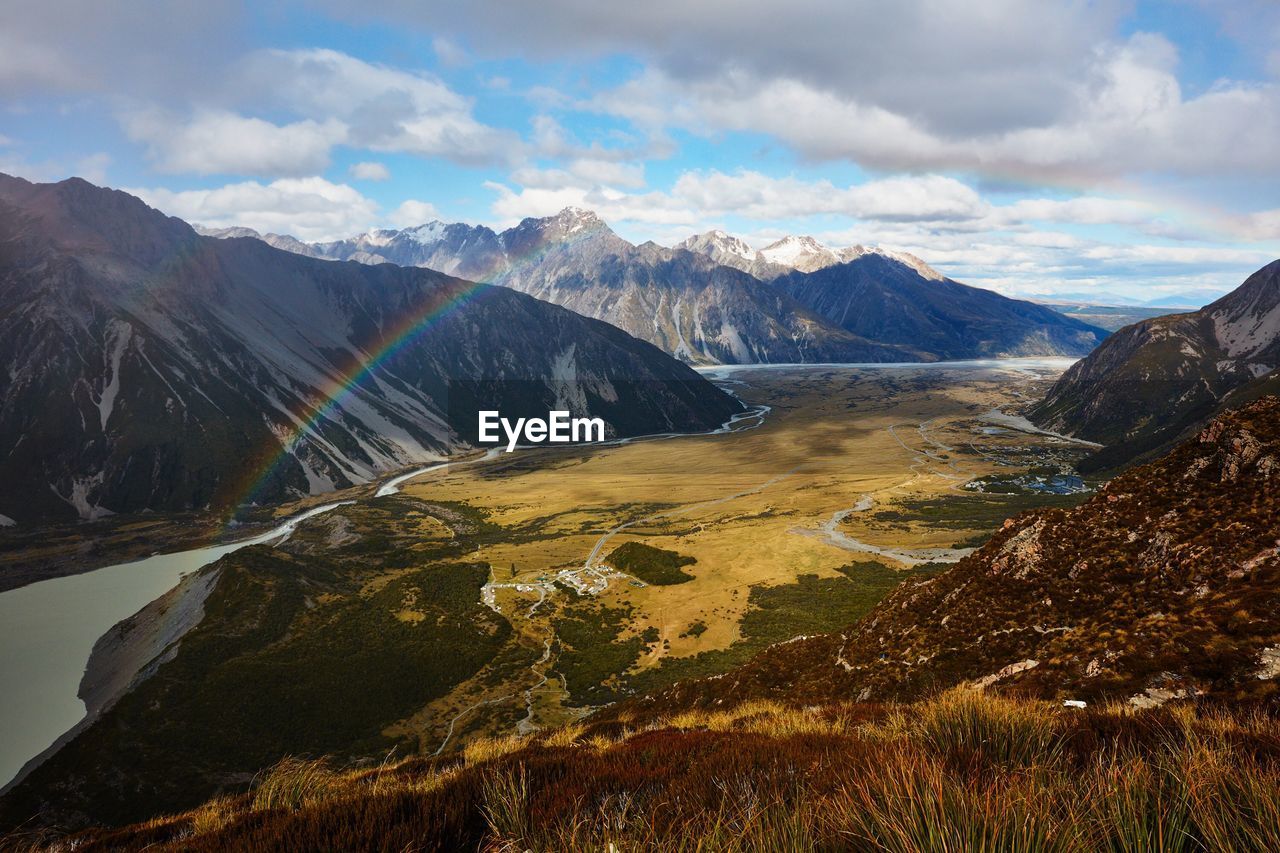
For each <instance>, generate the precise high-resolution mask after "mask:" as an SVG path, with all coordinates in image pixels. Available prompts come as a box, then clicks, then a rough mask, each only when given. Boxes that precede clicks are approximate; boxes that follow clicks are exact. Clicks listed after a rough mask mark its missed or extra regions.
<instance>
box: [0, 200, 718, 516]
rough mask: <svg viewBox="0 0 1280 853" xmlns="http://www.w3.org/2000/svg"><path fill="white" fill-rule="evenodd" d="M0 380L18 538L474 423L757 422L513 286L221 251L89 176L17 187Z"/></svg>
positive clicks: (224, 495)
mask: <svg viewBox="0 0 1280 853" xmlns="http://www.w3.org/2000/svg"><path fill="white" fill-rule="evenodd" d="M0 364H2V365H3V370H0V445H3V446H4V447H6V448H9V452H7V453H6V454H5V456H4V457H3V459H0V514H2V515H3V516H4V519H3V520H5V521H17V522H19V523H23V524H25V523H28V522H37V521H42V520H56V519H68V520H73V519H76V518H81V519H92V518H98V517H101V516H103V515H107V514H110V513H119V512H132V511H139V510H144V509H147V510H180V509H202V508H205V507H210V506H212V507H223V506H228V505H235V504H239V503H241V502H242V501H245V500H252V501H256V502H265V501H276V500H280V499H284V498H288V497H290V496H296V495H300V494H309V493H310V494H314V493H319V492H324V491H328V490H330V489H334V488H338V487H343V486H348V485H352V484H357V483H363V482H368V481H369V480H371V479H373V478H376V477H378V476H380V475H381V474H383V473H385V472H387V471H390V470H393V469H396V468H400V467H403V466H406V465H409V464H413V463H418V462H421V461H423V460H426V459H432V458H439V454H440V453H442V452H444V451H447V450H449V449H450V447H451V445H452V444H454V443H455V439H456V438H457V435H458V429H455V428H466V427H467V426H468V421H467V420H466V418H465V417H463V418H461V419H459V418H458V417H456V416H457V415H459V414H460V413H462V414H465V412H466V411H467V410H468V408H467V407H468V405H471V406H472V408H471V409H470V411H471V412H472V414H471V415H470V417H471V418H474V417H475V415H474V410H475V408H476V407H479V408H498V409H505V410H508V411H509V412H510V414H512V415H529V414H533V413H539V412H540V413H541V414H542V415H543V416H544V417H545V413H546V412H547V411H548V409H550V408H556V407H566V408H571V409H573V410H574V411H575V412H576V413H584V412H589V413H591V414H593V415H599V416H601V417H603V418H604V419H605V420H606V421H607V422H608V424H609V429H610V431H611V432H612V433H613V434H615V435H637V434H642V433H656V432H667V431H672V430H679V431H700V430H706V429H709V428H713V427H716V426H718V425H720V424H721V423H722V422H724V421H725V420H726V419H727V418H728V417H730V416H731V415H732V414H734V413H735V412H737V411H739V410H740V408H741V404H739V403H738V402H736V401H735V400H734V399H732V398H731V397H729V396H728V395H726V394H724V393H722V392H721V391H719V390H717V389H716V388H714V387H713V386H712V385H710V384H709V383H708V382H706V381H705V380H703V379H702V378H701V377H700V376H698V375H697V374H696V373H694V372H693V371H692V370H690V369H689V368H688V367H686V366H684V365H682V364H679V363H677V362H676V361H674V360H673V359H671V358H670V357H668V356H667V355H665V354H663V353H662V352H660V351H659V350H658V349H656V348H654V347H652V346H650V345H648V344H645V343H642V342H639V341H636V340H635V339H633V338H631V337H630V336H628V335H626V334H625V333H623V332H621V331H619V330H618V329H616V328H614V327H612V326H610V325H608V324H605V323H600V322H596V321H593V320H589V319H586V318H583V317H580V316H578V315H576V314H574V313H572V312H570V311H566V310H564V309H561V308H557V307H555V306H552V305H548V304H546V303H544V302H541V301H538V300H536V299H531V298H529V297H527V296H524V295H522V294H518V293H514V292H512V291H510V290H507V289H505V288H494V287H486V286H482V285H475V284H473V283H471V282H467V281H464V280H461V279H457V278H452V277H450V276H447V275H444V274H442V273H438V272H434V271H431V270H425V269H415V268H403V267H396V266H392V265H387V264H384V265H380V266H370V265H364V264H339V263H332V262H328V261H320V260H315V259H311V258H306V257H303V256H300V255H298V254H294V253H292V252H288V251H281V250H279V249H275V248H272V247H271V246H268V245H266V244H265V243H264V242H262V241H260V240H256V239H243V238H230V239H213V238H210V237H202V236H200V235H198V234H197V233H196V232H195V231H194V230H192V228H191V227H190V226H188V225H187V224H186V223H184V222H182V221H180V220H178V219H174V218H171V217H167V216H164V215H163V214H161V213H159V212H158V211H155V210H153V209H151V208H149V207H147V206H146V205H145V204H143V203H142V202H141V201H139V200H138V199H136V198H134V197H133V196H130V195H128V194H126V193H122V192H117V191H113V190H107V189H102V188H99V187H95V186H93V185H91V184H88V183H86V182H85V181H82V180H79V179H71V180H68V181H63V182H61V183H57V184H32V183H28V182H27V181H24V180H21V179H18V178H12V177H7V176H4V177H0ZM481 403H483V404H485V405H479V404H481ZM504 414H506V412H504ZM471 425H472V426H473V424H471Z"/></svg>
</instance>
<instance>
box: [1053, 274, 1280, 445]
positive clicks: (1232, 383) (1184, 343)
mask: <svg viewBox="0 0 1280 853" xmlns="http://www.w3.org/2000/svg"><path fill="white" fill-rule="evenodd" d="M1277 365H1280V261H1276V262H1274V263H1271V264H1268V265H1267V266H1266V267H1263V268H1262V269H1261V270H1259V271H1258V272H1256V273H1254V274H1253V275H1251V276H1250V277H1249V278H1248V280H1246V281H1245V282H1244V284H1242V285H1241V286H1240V287H1239V288H1237V289H1236V290H1235V291H1233V292H1231V293H1229V294H1227V295H1226V296H1224V297H1222V298H1221V299H1219V300H1218V301H1217V302H1213V303H1211V304H1209V305H1206V306H1205V307H1204V308H1201V309H1200V310H1199V311H1195V312H1192V313H1189V314H1176V315H1171V316H1167V317H1156V318H1153V319H1150V320H1144V321H1142V322H1140V323H1135V324H1133V325H1132V326H1128V327H1126V328H1124V329H1121V330H1120V331H1119V332H1116V333H1115V334H1114V335H1112V336H1111V337H1110V338H1109V339H1108V340H1106V341H1105V342H1104V343H1103V344H1102V345H1101V346H1099V347H1098V349H1097V350H1095V351H1094V352H1093V353H1092V354H1091V355H1090V356H1089V357H1088V358H1085V359H1083V360H1082V361H1080V362H1079V363H1077V364H1075V365H1073V366H1072V367H1071V369H1070V370H1068V371H1067V372H1066V373H1064V374H1063V375H1062V378H1061V379H1059V380H1058V382H1057V383H1056V384H1055V385H1054V386H1053V388H1052V389H1050V391H1049V393H1048V395H1046V397H1045V399H1044V400H1043V401H1042V402H1041V403H1039V404H1038V405H1037V406H1036V407H1035V408H1034V409H1033V410H1032V411H1031V413H1030V416H1031V419H1032V420H1033V421H1035V422H1036V423H1037V424H1040V425H1041V426H1045V427H1047V428H1049V429H1053V430H1056V431H1059V432H1069V433H1072V434H1074V435H1077V436H1079V437H1081V438H1086V439H1089V440H1090V441H1097V442H1099V443H1102V444H1106V445H1109V446H1108V448H1107V449H1106V450H1104V451H1102V452H1101V453H1099V454H1097V456H1096V457H1094V458H1093V459H1092V460H1090V463H1091V464H1092V465H1093V467H1113V466H1115V465H1119V464H1122V463H1124V462H1126V461H1128V460H1130V459H1132V458H1134V457H1139V456H1142V455H1143V454H1148V455H1149V454H1151V453H1153V452H1156V451H1158V450H1160V449H1161V448H1167V447H1168V446H1169V445H1170V444H1171V443H1172V442H1174V441H1176V440H1178V438H1179V437H1180V436H1183V435H1185V434H1186V433H1187V432H1188V431H1189V430H1194V429H1195V428H1197V427H1198V426H1199V425H1201V424H1203V423H1204V422H1205V420H1206V419H1208V418H1209V417H1210V416H1211V415H1212V414H1213V413H1214V412H1215V411H1216V410H1218V409H1219V407H1220V406H1221V405H1223V404H1224V403H1225V402H1229V400H1230V397H1229V395H1232V393H1233V392H1235V393H1236V394H1239V395H1242V396H1243V397H1246V398H1247V397H1249V396H1252V395H1251V394H1250V393H1249V389H1250V386H1253V385H1259V384H1265V383H1267V382H1268V381H1269V379H1268V375H1269V374H1271V373H1272V372H1273V371H1274V370H1275V368H1276V366H1277Z"/></svg>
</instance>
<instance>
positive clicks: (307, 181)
mask: <svg viewBox="0 0 1280 853" xmlns="http://www.w3.org/2000/svg"><path fill="white" fill-rule="evenodd" d="M129 192H131V193H133V194H134V195H137V196H138V197H140V198H141V199H143V200H144V201H146V202H147V203H148V204H150V205H152V206H153V207H157V208H159V209H160V210H163V211H164V212H165V213H168V214H170V215H173V216H177V217H179V218H181V219H185V220H186V221H188V222H195V223H199V224H201V225H207V226H209V227H213V228H226V227H230V226H233V225H244V226H248V227H249V228H253V229H256V230H258V231H260V232H262V233H264V234H265V233H268V232H274V233H277V234H292V235H293V236H295V237H297V238H299V239H301V240H333V239H339V238H342V237H349V236H351V235H352V234H356V233H359V232H362V231H364V230H365V229H367V228H368V227H369V225H370V223H374V222H378V221H380V219H381V217H380V215H379V210H378V205H377V204H376V203H375V202H373V201H372V200H370V199H368V198H365V197H364V196H363V195H361V194H360V193H359V192H358V191H357V190H356V189H354V188H353V187H350V186H347V185H346V184H334V183H331V182H329V181H326V180H325V179H323V178H316V177H311V178H281V179H280V180H276V181H272V182H270V183H268V184H262V183H259V182H257V181H243V182H240V183H235V184H227V185H226V186H222V187H217V188H215V189H200V190H182V191H177V192H175V191H172V190H168V189H161V188H155V189H131V190H129Z"/></svg>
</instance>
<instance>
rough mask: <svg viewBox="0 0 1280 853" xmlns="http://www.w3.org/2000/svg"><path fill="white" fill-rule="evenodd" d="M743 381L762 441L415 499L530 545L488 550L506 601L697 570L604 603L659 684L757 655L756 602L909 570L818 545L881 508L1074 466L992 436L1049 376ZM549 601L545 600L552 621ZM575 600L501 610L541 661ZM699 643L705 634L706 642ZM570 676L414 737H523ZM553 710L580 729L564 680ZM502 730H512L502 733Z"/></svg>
mask: <svg viewBox="0 0 1280 853" xmlns="http://www.w3.org/2000/svg"><path fill="white" fill-rule="evenodd" d="M734 376H735V379H736V380H737V382H738V383H740V384H736V385H735V388H736V390H737V392H738V393H739V394H740V395H741V396H742V397H743V398H744V399H745V400H747V401H749V402H752V403H764V404H767V405H769V406H771V407H772V411H771V412H770V414H769V415H768V417H767V418H766V419H765V421H764V424H763V426H761V427H760V428H757V429H751V430H746V431H743V432H738V433H733V434H728V435H712V436H699V437H681V438H676V439H666V440H655V441H638V442H634V443H630V444H624V445H621V446H613V447H604V448H594V449H591V450H587V451H584V450H581V449H541V450H531V451H521V452H520V453H517V454H513V455H511V456H509V457H508V456H506V455H502V456H499V457H498V459H496V460H494V461H493V462H490V463H486V464H481V465H469V466H458V467H456V468H453V469H451V470H448V471H445V472H439V473H435V474H432V475H429V476H427V477H423V478H422V479H421V480H417V481H410V482H408V483H406V484H405V485H404V486H403V487H402V488H403V490H404V492H405V494H407V495H409V496H411V497H416V498H420V499H423V500H428V501H443V502H459V503H465V504H467V505H469V506H471V507H473V508H476V509H478V510H481V511H483V512H484V513H486V514H487V516H488V519H489V520H490V521H491V522H493V523H495V524H497V525H499V526H501V527H502V528H503V529H504V530H506V531H511V532H513V535H508V536H499V537H494V538H491V539H488V540H486V541H485V542H484V543H483V544H482V545H481V546H480V548H479V550H478V551H477V552H476V554H475V558H476V559H478V560H480V561H483V562H487V563H488V564H489V565H490V566H491V567H492V580H493V581H494V582H495V583H498V584H524V585H526V586H527V587H533V586H535V585H538V584H539V583H546V581H547V579H549V578H552V577H553V576H554V575H555V574H556V573H557V572H560V571H562V570H564V569H574V568H580V567H581V566H582V565H583V564H584V562H586V561H587V558H588V556H589V555H590V554H591V553H592V551H593V549H595V548H596V547H597V546H598V545H600V548H599V554H600V555H601V556H603V555H606V554H608V553H609V552H611V551H612V550H613V549H615V548H617V547H618V546H620V545H622V544H623V543H625V542H628V541H640V542H644V543H646V544H649V545H653V546H656V547H660V548H664V549H668V550H671V551H675V552H678V553H679V554H681V555H684V556H688V557H692V558H694V559H695V560H696V562H695V563H693V564H691V565H688V566H686V567H685V568H684V571H685V572H687V573H688V574H691V575H693V576H694V580H693V581H692V582H689V583H682V584H680V585H677V586H665V587H664V586H655V585H640V584H637V583H631V582H627V581H626V580H623V579H617V578H615V579H614V580H612V581H611V582H610V585H609V587H608V589H607V590H605V591H604V592H603V593H601V594H599V595H597V596H595V599H596V601H598V603H599V604H600V605H601V606H603V607H612V608H623V609H626V610H627V611H629V613H630V617H629V624H628V625H627V626H626V628H625V629H624V630H623V632H622V635H621V636H622V637H624V638H625V637H639V636H641V635H643V634H645V632H647V631H652V630H654V629H656V631H657V637H658V639H657V641H656V642H653V643H650V644H648V645H647V646H646V650H645V652H644V653H643V654H642V655H641V656H640V658H639V660H638V662H637V663H636V664H635V667H634V669H635V670H644V669H649V668H653V667H657V666H660V665H661V664H662V663H663V661H664V660H666V659H670V658H682V657H687V656H691V655H697V654H699V653H702V652H708V651H713V650H717V649H725V648H728V647H729V646H731V645H732V644H734V643H735V641H738V640H739V639H741V632H740V622H741V619H742V617H743V615H744V613H745V612H746V610H747V608H748V597H749V592H750V590H751V589H752V588H753V587H759V586H763V585H777V584H786V583H791V582H794V581H795V580H796V579H797V578H798V577H800V576H802V575H818V576H820V577H841V576H842V575H840V573H838V572H837V571H836V570H837V569H838V568H840V567H842V566H847V565H848V564H849V563H850V562H852V561H855V560H865V559H883V560H884V562H885V563H886V564H887V565H890V566H896V565H899V564H898V563H896V562H895V561H894V560H892V559H891V558H887V557H883V558H877V557H875V556H874V555H870V554H865V553H858V552H851V551H849V550H845V549H843V548H840V547H836V546H834V545H832V544H830V543H829V542H827V541H824V540H823V539H822V538H820V537H818V536H814V535H801V532H802V531H808V532H810V533H812V532H814V531H817V530H818V529H819V528H821V526H822V525H823V524H825V523H827V522H828V521H829V519H831V517H832V515H833V514H834V513H836V512H837V511H840V510H843V509H848V508H850V507H853V506H854V505H856V504H858V503H859V502H860V501H863V500H864V496H869V497H870V499H871V500H872V501H873V502H874V505H875V508H876V509H877V510H880V509H884V508H890V507H893V506H894V505H895V503H896V502H898V501H900V500H902V499H912V498H914V499H922V498H936V497H938V496H942V495H952V494H957V491H956V490H957V489H958V488H959V486H960V485H962V484H963V483H964V482H966V481H967V480H969V479H972V478H974V477H979V476H983V475H988V474H992V473H998V472H1002V471H1008V470H1010V469H1008V468H1006V467H1003V466H1001V465H999V464H997V462H996V460H997V459H999V458H1002V454H1003V458H1007V457H1009V449H1010V448H1015V449H1017V450H1020V451H1025V454H1028V455H1025V456H1018V454H1017V452H1014V454H1013V458H1012V461H1013V462H1014V463H1015V464H1017V463H1019V462H1020V463H1022V464H1023V465H1026V464H1027V463H1028V460H1029V459H1031V458H1032V456H1031V455H1030V454H1034V453H1035V452H1036V451H1039V450H1042V449H1043V448H1044V447H1045V446H1046V444H1050V445H1055V446H1056V447H1055V452H1059V453H1062V452H1070V449H1069V447H1064V446H1062V445H1061V444H1060V443H1057V442H1053V441H1052V440H1050V441H1048V442H1047V441H1046V439H1045V438H1044V437H1042V436H1032V435H1026V434H1021V433H1015V432H1006V433H1003V434H1000V435H998V436H991V435H987V434H985V433H983V431H982V430H981V429H980V428H979V426H980V425H979V423H978V420H977V419H978V418H979V417H980V416H981V415H982V414H983V413H985V412H988V411H990V410H991V409H993V408H997V407H1004V408H1009V407H1010V406H1013V405H1016V404H1017V403H1018V402H1019V400H1021V399H1024V398H1025V397H1027V396H1030V395H1032V394H1034V393H1035V388H1036V387H1037V385H1038V384H1039V383H1042V382H1043V381H1044V376H1047V374H1042V375H1041V376H1036V375H1033V374H1028V373H1024V372H1019V371H1015V370H1009V369H1002V370H999V371H980V370H976V369H975V370H971V371H969V372H966V373H948V374H941V373H938V372H937V371H932V370H916V369H910V368H897V369H891V370H850V369H847V368H846V369H833V368H816V369H803V370H795V371H791V370H761V371H744V372H740V373H736V374H734ZM971 445H973V446H972V447H971ZM984 448H985V449H984ZM979 451H982V452H979ZM840 530H841V532H843V533H845V534H846V535H848V536H851V537H854V538H857V539H861V540H863V541H867V542H870V543H873V544H875V545H879V546H885V547H896V548H911V549H919V548H942V549H946V548H949V547H950V546H952V545H953V544H954V543H956V542H957V541H959V540H961V539H963V538H965V537H966V536H970V535H973V534H974V533H979V532H981V531H980V530H978V529H972V530H965V529H957V528H955V527H954V526H953V527H950V528H938V527H934V526H931V525H929V524H928V523H927V522H925V521H920V520H915V521H911V520H908V521H905V522H902V523H897V524H894V525H891V526H887V525H884V524H881V523H877V522H876V521H875V520H874V519H873V518H872V513H869V512H868V513H855V514H853V515H852V516H851V517H850V518H849V519H848V520H847V521H846V523H845V524H843V525H841V527H840ZM602 540H603V544H601V543H602ZM540 597H544V598H545V599H546V600H544V601H543V603H542V604H537V602H538V600H539V598H540ZM565 598H566V595H565V593H564V592H563V591H559V590H558V591H556V592H554V593H551V594H547V593H545V592H543V591H540V590H532V589H526V590H524V591H521V590H517V589H512V588H506V587H503V588H499V589H497V590H495V593H494V601H495V603H496V604H497V606H498V607H499V608H500V609H501V611H502V613H503V614H504V615H506V616H507V618H508V619H510V620H511V622H512V623H513V625H514V626H515V627H516V630H517V632H518V633H519V634H520V635H521V641H522V643H523V644H524V645H525V647H526V648H527V649H529V650H530V651H531V653H536V652H537V651H538V650H540V649H542V648H543V645H544V643H546V642H548V641H549V640H553V639H554V632H553V629H552V628H551V626H550V624H549V623H550V620H551V618H552V617H553V616H554V615H555V614H556V613H557V608H559V607H560V606H561V605H562V604H563V603H564V600H565ZM535 605H537V606H536V607H535ZM531 609H532V616H530V615H529V614H530V611H531ZM695 625H697V626H703V627H702V630H700V631H699V630H694V631H690V628H691V627H694V626H695ZM553 668H554V661H550V662H549V665H547V666H543V667H534V668H533V669H532V670H530V671H529V672H524V673H521V676H522V678H523V679H527V681H521V682H519V683H516V684H512V683H503V684H497V685H495V684H492V683H490V682H489V681H488V680H486V679H485V678H483V677H481V678H478V679H476V680H473V681H472V682H469V683H468V684H466V685H463V686H462V687H461V688H459V689H458V690H456V691H454V692H453V694H451V695H450V696H448V697H445V698H443V699H441V700H439V701H437V702H436V703H434V704H433V705H432V706H430V707H429V708H427V709H424V711H423V713H422V714H420V715H418V716H417V718H416V719H415V720H413V721H409V722H408V723H407V724H406V727H405V728H407V729H408V730H417V731H419V732H422V741H423V743H427V742H428V741H430V740H431V739H432V738H437V742H439V741H438V739H439V738H441V737H442V736H443V734H444V732H443V730H442V728H441V725H440V721H442V720H454V719H455V718H457V717H458V715H459V714H460V713H461V714H463V717H462V718H461V719H457V723H456V725H455V731H454V734H455V735H458V734H465V733H468V732H470V731H471V730H474V731H480V732H484V731H491V732H495V733H496V732H500V731H505V730H506V729H507V728H509V726H510V722H511V721H510V718H509V708H507V707H506V704H508V703H505V700H503V698H502V697H504V696H510V695H513V694H514V693H516V692H519V690H523V689H525V688H526V687H529V686H531V685H533V684H535V683H537V682H538V680H539V679H540V678H542V676H543V675H547V674H548V673H550V672H551V670H552V669H553ZM536 694H537V695H536V697H535V698H537V699H538V700H539V701H538V702H537V703H536V704H537V708H536V709H534V710H535V713H534V714H533V715H532V718H531V719H529V720H528V722H529V723H530V724H532V725H538V726H553V725H559V724H562V723H565V722H567V721H570V720H572V719H574V718H576V716H578V714H579V712H578V711H577V710H575V709H574V708H572V707H570V705H571V704H573V703H572V698H573V697H571V696H569V695H568V694H567V693H566V692H565V690H564V685H563V684H562V683H561V682H560V681H559V680H558V679H556V678H555V677H554V674H552V675H551V677H549V678H548V679H547V680H546V681H544V682H541V685H540V686H538V687H537V688H536ZM468 709H470V710H468ZM488 716H494V717H495V719H493V720H491V721H489V722H488V723H486V719H485V718H486V717H488ZM519 716H523V714H521V715H519ZM424 726H425V727H426V728H424ZM398 731H399V730H398Z"/></svg>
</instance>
